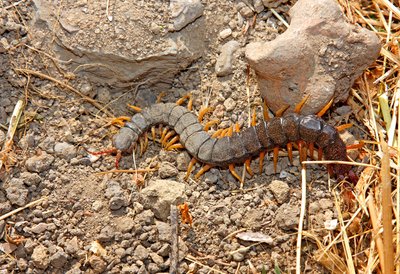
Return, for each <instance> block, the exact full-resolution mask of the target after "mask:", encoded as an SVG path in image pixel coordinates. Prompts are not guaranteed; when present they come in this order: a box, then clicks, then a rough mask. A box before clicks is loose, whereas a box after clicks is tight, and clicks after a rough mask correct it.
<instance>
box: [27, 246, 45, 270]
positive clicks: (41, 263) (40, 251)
mask: <svg viewBox="0 0 400 274" xmlns="http://www.w3.org/2000/svg"><path fill="white" fill-rule="evenodd" d="M31 259H32V263H33V265H34V266H35V267H37V268H39V269H46V268H47V267H48V265H49V263H50V261H49V255H48V249H47V248H46V247H45V246H43V245H38V246H37V247H35V249H34V250H33V253H32V256H31Z"/></svg>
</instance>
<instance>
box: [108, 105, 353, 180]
mask: <svg viewBox="0 0 400 274" xmlns="http://www.w3.org/2000/svg"><path fill="white" fill-rule="evenodd" d="M158 124H162V125H166V126H168V127H169V128H170V129H172V130H173V131H175V133H176V134H177V135H178V136H179V141H180V143H181V144H182V145H183V147H185V148H186V150H187V151H188V152H189V153H190V154H191V155H192V156H193V157H194V158H195V159H196V160H197V161H198V162H201V163H204V164H207V165H208V166H219V167H230V165H231V164H237V163H243V162H245V161H246V159H249V158H251V157H254V156H258V155H261V156H263V155H264V153H265V151H267V150H271V149H274V148H275V149H276V148H279V147H286V146H287V144H291V143H292V142H299V141H300V142H305V143H308V144H316V145H317V146H318V148H319V149H320V150H322V151H323V154H324V157H325V159H327V160H340V161H347V153H346V146H345V144H344V142H343V141H342V139H341V138H340V136H339V134H338V131H337V130H336V129H335V128H334V127H333V126H330V125H329V124H327V123H326V122H325V121H324V120H322V119H321V118H320V117H318V116H317V115H301V114H297V113H290V114H288V115H286V116H283V117H274V118H270V119H269V120H268V121H261V122H260V123H258V124H257V125H255V126H250V127H248V128H246V129H244V130H242V131H241V132H234V133H232V134H231V136H225V137H222V138H213V137H212V136H210V135H209V134H208V133H207V132H206V131H205V130H204V127H203V126H202V125H201V124H200V123H199V121H198V117H197V116H196V115H195V114H193V113H192V112H191V111H189V110H188V109H186V108H185V107H183V106H180V105H177V104H174V103H166V104H163V103H158V104H155V105H152V106H151V107H149V108H145V109H143V110H142V111H141V112H140V113H137V114H135V115H133V117H132V119H131V121H129V122H125V125H124V127H122V128H121V129H120V131H119V132H118V133H117V134H116V135H115V136H114V138H113V145H114V147H115V148H116V149H117V150H118V151H121V152H129V151H131V150H132V149H133V146H134V144H135V143H136V142H137V141H138V138H139V137H140V136H141V135H142V134H144V133H145V132H146V131H148V130H149V129H150V128H151V127H152V126H154V125H158ZM333 169H334V171H335V173H336V174H337V175H338V176H345V175H347V173H348V172H349V171H350V166H349V165H340V164H335V165H333Z"/></svg>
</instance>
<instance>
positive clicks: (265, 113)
mask: <svg viewBox="0 0 400 274" xmlns="http://www.w3.org/2000/svg"><path fill="white" fill-rule="evenodd" d="M263 117H264V120H266V121H268V120H270V119H271V117H269V113H268V106H267V101H266V100H264V101H263Z"/></svg>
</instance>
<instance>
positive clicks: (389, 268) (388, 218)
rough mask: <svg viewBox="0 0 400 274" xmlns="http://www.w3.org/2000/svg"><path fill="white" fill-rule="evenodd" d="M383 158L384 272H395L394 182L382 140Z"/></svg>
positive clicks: (387, 150) (387, 154) (384, 143)
mask: <svg viewBox="0 0 400 274" xmlns="http://www.w3.org/2000/svg"><path fill="white" fill-rule="evenodd" d="M381 137H382V134H381ZM381 146H382V152H383V159H382V169H381V180H382V219H383V245H384V247H385V250H384V252H383V255H384V260H385V262H384V271H383V273H393V271H394V265H393V263H394V255H393V232H392V196H391V194H392V183H391V178H390V159H389V148H388V145H387V143H386V142H385V141H384V140H383V138H382V141H381Z"/></svg>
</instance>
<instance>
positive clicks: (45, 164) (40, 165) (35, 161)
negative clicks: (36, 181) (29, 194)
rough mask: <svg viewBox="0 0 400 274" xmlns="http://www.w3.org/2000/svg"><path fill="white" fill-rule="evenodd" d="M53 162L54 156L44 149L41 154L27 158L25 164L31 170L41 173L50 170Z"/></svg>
mask: <svg viewBox="0 0 400 274" xmlns="http://www.w3.org/2000/svg"><path fill="white" fill-rule="evenodd" d="M53 162H54V157H53V156H52V155H50V154H47V153H46V152H44V151H42V152H41V154H40V155H36V156H33V157H31V158H29V159H28V160H26V162H25V166H26V169H28V171H30V172H36V173H40V172H43V171H46V170H48V169H49V168H50V166H51V164H52V163H53Z"/></svg>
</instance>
